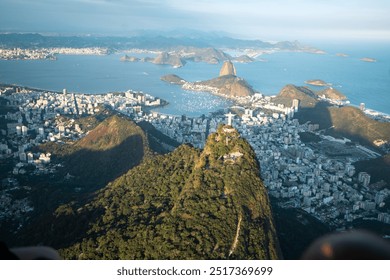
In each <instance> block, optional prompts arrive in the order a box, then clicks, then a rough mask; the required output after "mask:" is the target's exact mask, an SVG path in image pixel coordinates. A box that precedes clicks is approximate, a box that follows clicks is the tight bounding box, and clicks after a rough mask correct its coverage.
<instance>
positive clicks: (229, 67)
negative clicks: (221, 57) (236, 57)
mask: <svg viewBox="0 0 390 280" xmlns="http://www.w3.org/2000/svg"><path fill="white" fill-rule="evenodd" d="M225 75H234V76H236V75H237V72H236V68H235V67H234V65H233V63H232V62H231V61H225V62H224V63H223V65H222V68H221V71H220V72H219V76H220V77H221V76H225Z"/></svg>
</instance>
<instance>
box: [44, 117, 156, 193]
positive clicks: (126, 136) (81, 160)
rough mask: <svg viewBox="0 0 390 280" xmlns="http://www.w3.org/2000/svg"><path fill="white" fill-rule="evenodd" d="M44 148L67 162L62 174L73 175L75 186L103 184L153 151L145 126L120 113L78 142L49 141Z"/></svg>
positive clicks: (58, 159)
mask: <svg viewBox="0 0 390 280" xmlns="http://www.w3.org/2000/svg"><path fill="white" fill-rule="evenodd" d="M89 118H90V117H89ZM91 123H92V124H93V123H94V122H93V121H91ZM40 149H41V150H43V151H45V152H50V153H52V155H53V157H54V159H55V160H56V161H58V162H59V163H62V164H63V165H64V167H63V168H61V169H59V174H60V175H61V176H66V175H67V174H69V175H71V178H73V179H72V180H73V181H72V184H73V186H74V187H82V188H86V187H87V188H92V189H98V188H101V187H103V186H104V185H106V184H107V183H108V182H110V181H112V180H114V179H115V178H117V177H119V176H120V175H122V174H124V173H125V172H126V171H128V170H129V169H130V168H132V167H134V166H136V165H138V164H139V163H140V162H141V161H142V159H143V158H144V157H145V156H148V155H151V153H152V152H151V150H150V149H149V145H148V140H147V137H146V136H145V133H144V132H143V130H142V129H141V128H140V127H138V126H137V125H136V124H135V123H134V122H133V121H131V120H129V119H127V118H125V117H120V116H118V115H112V116H109V117H108V118H106V119H105V120H104V121H102V122H101V123H100V124H99V125H97V126H96V127H95V128H94V129H93V130H91V131H90V132H89V133H88V134H87V135H86V136H85V137H83V138H82V139H81V140H79V141H77V142H75V143H71V144H57V143H47V144H45V145H43V146H41V147H40ZM68 177H69V176H68Z"/></svg>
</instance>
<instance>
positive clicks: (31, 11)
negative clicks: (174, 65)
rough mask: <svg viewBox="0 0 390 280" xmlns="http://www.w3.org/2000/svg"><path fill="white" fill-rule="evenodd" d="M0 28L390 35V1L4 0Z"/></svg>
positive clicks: (285, 36) (320, 37)
mask: <svg viewBox="0 0 390 280" xmlns="http://www.w3.org/2000/svg"><path fill="white" fill-rule="evenodd" d="M0 6H1V9H2V11H3V13H2V17H0V26H1V28H0V32H38V33H55V34H100V35H115V36H132V35H134V33H135V32H136V31H139V30H157V31H158V30H160V31H164V32H166V31H173V30H182V29H185V30H187V31H188V30H199V31H200V32H214V33H218V34H219V33H220V34H224V35H229V36H233V37H237V38H244V39H260V40H266V41H281V40H299V41H303V42H313V41H327V40H337V41H366V42H370V41H390V18H389V17H388V13H389V11H390V2H389V1H386V0H373V1H370V2H367V1H362V0H356V1H353V3H352V1H350V2H347V3H345V2H339V1H335V0H330V1H324V0H321V1H315V2H314V1H310V0H298V1H291V0H273V1H271V0H261V1H255V0H242V1H239V2H237V1H233V0H225V1H222V0H216V1H207V0H200V1H179V0H162V1H157V0H143V1H141V0H131V1H125V0H66V1H65V0H56V1H54V0H36V1H27V0H3V1H2V3H1V4H0Z"/></svg>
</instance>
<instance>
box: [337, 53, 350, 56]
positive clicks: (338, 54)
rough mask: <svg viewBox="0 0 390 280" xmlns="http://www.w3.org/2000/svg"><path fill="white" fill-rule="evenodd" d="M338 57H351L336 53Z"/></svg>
mask: <svg viewBox="0 0 390 280" xmlns="http://www.w3.org/2000/svg"><path fill="white" fill-rule="evenodd" d="M336 56H339V57H348V56H349V55H347V54H345V53H336Z"/></svg>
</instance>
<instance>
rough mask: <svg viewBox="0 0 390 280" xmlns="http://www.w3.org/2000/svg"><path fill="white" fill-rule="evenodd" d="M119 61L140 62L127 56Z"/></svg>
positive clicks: (133, 57)
mask: <svg viewBox="0 0 390 280" xmlns="http://www.w3.org/2000/svg"><path fill="white" fill-rule="evenodd" d="M120 60H121V61H126V62H137V61H140V59H139V58H138V57H135V56H128V55H125V56H122V57H121V59H120Z"/></svg>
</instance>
